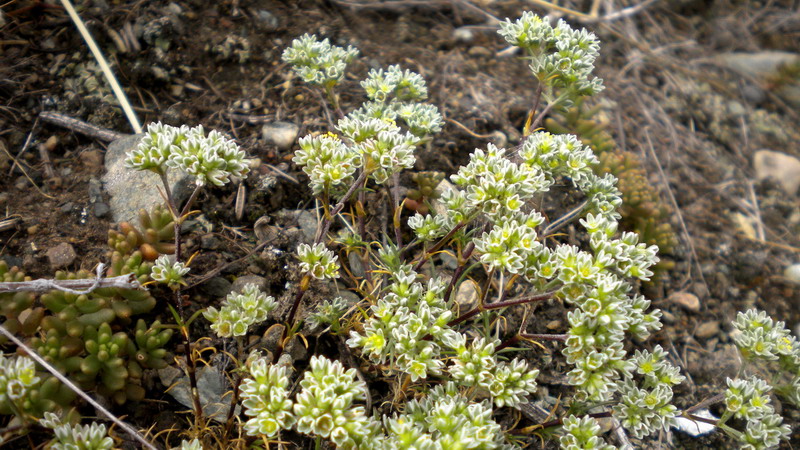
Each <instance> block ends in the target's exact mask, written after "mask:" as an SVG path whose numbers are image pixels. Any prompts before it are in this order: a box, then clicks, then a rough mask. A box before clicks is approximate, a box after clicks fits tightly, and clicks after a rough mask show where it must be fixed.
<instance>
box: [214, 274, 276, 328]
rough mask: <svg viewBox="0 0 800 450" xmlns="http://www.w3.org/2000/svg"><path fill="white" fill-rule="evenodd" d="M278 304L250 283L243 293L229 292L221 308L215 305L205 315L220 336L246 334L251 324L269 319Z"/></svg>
mask: <svg viewBox="0 0 800 450" xmlns="http://www.w3.org/2000/svg"><path fill="white" fill-rule="evenodd" d="M277 305H278V304H277V303H276V302H275V298H274V297H272V296H267V294H265V293H263V292H261V290H259V289H258V286H256V285H255V284H248V285H246V286H245V287H244V289H243V290H242V293H241V294H239V293H236V292H231V293H230V294H228V296H227V297H226V298H225V301H224V302H222V306H221V308H220V309H219V310H217V308H214V307H210V308H208V309H207V310H205V311H204V312H203V317H205V318H206V319H208V321H209V322H211V329H212V330H214V331H215V332H216V333H217V335H218V336H219V337H223V338H227V337H233V336H244V335H246V334H247V331H248V329H249V328H250V327H251V326H253V325H258V324H260V323H261V322H264V321H265V320H267V315H268V314H269V312H270V311H272V310H273V309H275V307H276V306H277Z"/></svg>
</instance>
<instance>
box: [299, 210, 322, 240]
mask: <svg viewBox="0 0 800 450" xmlns="http://www.w3.org/2000/svg"><path fill="white" fill-rule="evenodd" d="M297 225H299V226H300V230H302V231H303V237H304V238H305V240H306V242H308V243H311V242H314V238H315V237H316V236H317V218H316V217H314V214H312V213H311V211H306V210H301V211H299V214H298V215H297Z"/></svg>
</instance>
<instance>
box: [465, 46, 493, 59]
mask: <svg viewBox="0 0 800 450" xmlns="http://www.w3.org/2000/svg"><path fill="white" fill-rule="evenodd" d="M467 54H469V55H470V56H477V57H479V58H491V57H492V56H494V54H493V53H492V51H491V50H489V49H488V48H486V47H481V46H479V45H476V46H475V47H472V48H471V49H469V51H467Z"/></svg>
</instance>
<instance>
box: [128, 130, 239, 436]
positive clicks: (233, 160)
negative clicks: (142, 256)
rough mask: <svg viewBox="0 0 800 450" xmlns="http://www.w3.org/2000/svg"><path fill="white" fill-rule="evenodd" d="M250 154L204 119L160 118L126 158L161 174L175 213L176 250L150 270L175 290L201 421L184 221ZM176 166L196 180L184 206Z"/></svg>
mask: <svg viewBox="0 0 800 450" xmlns="http://www.w3.org/2000/svg"><path fill="white" fill-rule="evenodd" d="M245 156H246V155H245V153H244V152H243V151H242V150H241V149H240V148H239V146H238V145H237V144H236V143H235V142H234V141H233V140H231V139H229V138H228V137H226V136H224V135H223V134H222V133H220V132H218V131H216V130H212V131H211V132H209V133H206V131H205V130H204V128H203V126H202V125H198V126H196V127H194V128H189V127H188V126H185V125H184V126H181V127H173V126H170V125H164V124H162V123H160V122H159V123H152V124H150V125H149V126H148V127H147V131H146V132H145V135H144V137H142V139H141V141H140V142H139V144H138V146H137V147H136V148H135V149H133V150H132V151H131V152H129V153H128V156H127V158H126V159H125V165H126V167H128V168H130V169H134V170H139V171H150V172H153V173H155V174H157V175H158V176H159V177H160V178H161V182H162V187H163V192H164V194H165V196H166V200H167V206H168V209H169V211H170V213H171V214H172V219H173V223H174V233H173V236H174V238H175V244H174V255H173V257H171V258H170V257H167V256H166V255H163V256H161V257H160V258H159V259H158V260H157V261H156V264H155V265H154V266H153V269H152V272H151V274H150V275H151V278H152V279H153V280H155V281H157V282H161V283H165V284H167V286H168V287H169V288H170V289H172V291H173V293H174V297H173V305H172V306H171V307H172V308H173V314H174V317H175V318H176V320H177V321H178V326H179V327H180V328H181V331H182V333H181V335H182V336H183V338H184V352H185V355H184V356H185V362H186V365H187V372H188V375H189V382H190V385H191V388H192V392H193V393H194V395H193V396H192V400H193V406H194V412H195V424H196V425H197V426H199V424H201V423H202V422H203V409H202V406H201V405H200V398H199V395H197V392H198V391H197V377H196V373H195V357H194V355H193V354H192V350H191V341H190V339H189V330H188V327H187V325H186V323H185V322H184V317H183V299H182V293H181V290H182V288H183V287H184V286H186V282H185V281H184V279H183V276H184V275H186V273H188V270H189V269H188V268H187V267H186V264H185V263H184V262H183V260H182V256H183V255H182V251H181V250H182V247H181V244H182V242H181V227H182V224H183V222H184V221H185V220H186V218H187V217H188V216H189V213H190V211H191V208H192V205H193V204H194V201H195V199H196V198H197V195H198V194H199V193H200V191H201V190H202V189H203V188H204V187H205V186H208V185H213V186H218V187H219V186H224V185H226V184H228V183H229V182H230V181H231V180H232V179H233V178H237V179H241V178H242V177H244V176H245V175H246V174H247V173H248V172H249V167H248V165H247V162H246V161H245ZM170 170H178V171H183V172H185V173H187V174H189V175H191V176H192V177H194V180H195V188H194V191H193V192H192V194H191V195H190V196H189V199H188V200H187V201H186V203H185V204H184V205H183V207H182V208H181V205H179V204H178V200H177V199H176V198H175V196H174V195H173V193H172V189H171V188H170V182H169V181H168V178H167V174H168V172H169V171H170ZM245 328H246V327H245ZM123 369H124V368H123Z"/></svg>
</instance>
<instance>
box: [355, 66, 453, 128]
mask: <svg viewBox="0 0 800 450" xmlns="http://www.w3.org/2000/svg"><path fill="white" fill-rule="evenodd" d="M361 87H363V88H364V91H365V92H366V94H367V97H368V98H369V101H368V102H366V103H364V105H363V106H362V107H361V108H359V109H357V110H356V111H353V112H352V113H351V114H350V116H351V117H352V118H354V119H359V120H366V119H381V120H389V121H394V120H397V119H400V120H402V121H403V122H404V123H405V124H406V126H408V129H409V131H410V132H411V133H412V134H413V135H414V136H416V137H418V138H422V137H424V136H427V135H431V134H434V133H438V132H439V131H441V129H442V116H441V114H439V110H438V109H437V108H436V107H435V106H433V105H428V104H423V103H419V102H421V101H423V100H425V99H427V98H428V88H427V87H426V86H425V80H424V79H423V78H422V76H421V75H419V74H417V73H414V72H411V71H410V70H405V71H404V70H402V69H401V68H400V66H397V65H394V66H389V68H388V69H386V70H383V69H373V70H370V71H369V74H368V75H367V79H366V80H364V81H362V82H361Z"/></svg>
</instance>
